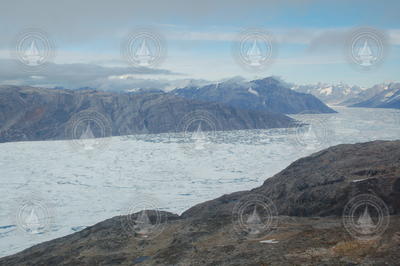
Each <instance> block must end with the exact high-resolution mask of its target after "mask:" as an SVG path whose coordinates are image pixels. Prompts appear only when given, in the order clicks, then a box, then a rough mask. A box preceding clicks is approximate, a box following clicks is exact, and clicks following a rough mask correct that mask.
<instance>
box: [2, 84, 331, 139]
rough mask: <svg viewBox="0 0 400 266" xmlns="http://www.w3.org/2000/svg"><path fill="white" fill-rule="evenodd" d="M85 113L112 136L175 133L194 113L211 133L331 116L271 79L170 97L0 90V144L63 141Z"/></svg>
mask: <svg viewBox="0 0 400 266" xmlns="http://www.w3.org/2000/svg"><path fill="white" fill-rule="evenodd" d="M85 110H94V111H96V112H99V113H101V114H102V115H104V116H105V117H106V119H107V120H108V121H109V122H110V126H109V127H110V135H112V136H118V135H129V134H145V133H165V132H177V131H181V130H183V129H182V128H180V127H179V126H180V124H181V122H182V120H183V119H184V117H185V116H187V115H190V113H193V112H199V111H206V112H207V113H209V114H210V115H211V116H212V117H213V118H214V120H215V123H216V124H217V125H216V128H215V130H237V129H266V128H283V127H291V126H294V125H295V121H294V120H293V119H291V118H289V117H288V116H286V114H295V113H331V112H335V111H334V110H332V109H331V108H329V107H327V106H326V105H325V104H324V103H322V102H321V101H320V100H318V99H317V98H316V97H314V96H312V95H310V94H304V93H299V92H295V91H293V90H291V89H290V88H288V87H287V86H286V85H285V84H284V83H283V82H281V81H279V80H278V79H275V78H272V77H270V78H265V79H260V80H253V81H251V82H245V81H243V80H235V79H232V80H228V81H226V82H223V83H221V84H212V85H207V86H203V87H200V88H194V87H185V88H182V89H175V90H173V91H170V92H165V91H161V90H159V89H132V90H129V91H126V92H112V91H99V90H95V89H92V88H81V89H77V90H68V89H63V88H60V87H57V88H55V89H48V88H37V87H29V86H5V85H4V86H0V142H7V141H22V140H52V139H65V138H68V136H67V135H66V132H65V131H66V130H65V129H66V127H67V125H68V123H69V121H70V119H71V118H73V117H74V115H77V114H78V113H80V112H81V111H85Z"/></svg>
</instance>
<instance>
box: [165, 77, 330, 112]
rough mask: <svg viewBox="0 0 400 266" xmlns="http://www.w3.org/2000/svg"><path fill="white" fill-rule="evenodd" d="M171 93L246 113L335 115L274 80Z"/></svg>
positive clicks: (233, 82)
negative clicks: (254, 111) (242, 110)
mask: <svg viewBox="0 0 400 266" xmlns="http://www.w3.org/2000/svg"><path fill="white" fill-rule="evenodd" d="M171 93H172V94H174V95H176V96H180V97H184V98H187V99H196V100H199V101H204V102H217V103H222V104H225V105H228V106H232V107H236V108H240V109H246V110H258V111H260V110H261V111H270V112H275V113H284V114H298V113H335V111H334V110H333V109H331V108H329V107H328V106H326V105H325V104H324V103H323V102H322V101H321V100H319V99H317V98H316V97H315V96H313V95H311V94H306V93H301V92H297V91H294V90H292V89H290V87H289V86H288V85H287V84H285V83H284V82H282V81H280V80H279V79H277V78H274V77H268V78H264V79H258V80H253V81H248V82H247V81H244V80H241V79H238V78H234V79H231V80H228V81H225V82H221V83H216V84H209V85H206V86H203V87H193V86H189V87H184V88H180V89H175V90H173V91H171Z"/></svg>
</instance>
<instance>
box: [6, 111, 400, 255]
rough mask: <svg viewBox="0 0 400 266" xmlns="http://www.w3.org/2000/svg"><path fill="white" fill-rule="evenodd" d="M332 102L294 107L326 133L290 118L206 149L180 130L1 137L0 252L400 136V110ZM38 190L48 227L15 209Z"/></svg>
mask: <svg viewBox="0 0 400 266" xmlns="http://www.w3.org/2000/svg"><path fill="white" fill-rule="evenodd" d="M333 108H334V109H335V110H337V111H338V113H336V114H308V115H293V116H292V117H293V118H295V119H297V120H299V121H304V122H305V123H308V122H309V121H310V120H316V121H318V123H317V125H316V127H317V130H319V132H322V133H321V134H319V138H318V141H314V142H310V143H308V139H307V138H305V137H304V139H302V138H303V136H302V134H300V133H299V132H301V131H299V130H297V129H296V128H291V129H271V130H241V131H226V132H224V131H221V132H216V133H215V137H214V138H213V140H212V143H209V144H207V146H206V148H204V149H202V150H196V149H193V150H190V149H188V147H187V146H186V145H184V144H182V143H181V140H180V138H179V136H175V135H174V134H159V135H139V136H124V137H113V138H110V139H109V143H108V145H107V146H105V147H103V149H101V150H99V151H96V152H92V153H87V152H85V151H80V150H76V149H72V148H71V145H70V143H69V142H68V141H38V142H18V143H3V144H0V147H1V151H2V152H1V154H0V166H1V167H0V173H1V181H0V182H1V186H0V191H1V193H0V195H1V196H2V200H1V201H0V210H1V212H0V239H1V241H0V256H6V255H9V254H13V253H16V252H18V251H21V250H23V249H25V248H27V247H30V246H32V245H34V244H37V243H40V242H43V241H46V240H50V239H54V238H56V237H60V236H63V235H67V234H70V233H73V232H75V231H78V230H81V229H83V228H84V227H86V226H90V225H93V224H95V223H97V222H100V221H102V220H105V219H108V218H111V217H113V216H116V215H120V214H123V213H124V212H125V211H126V210H127V209H129V208H130V207H131V205H134V204H135V202H137V201H138V200H140V199H147V198H151V199H158V201H157V204H158V206H159V208H160V209H162V210H166V211H170V212H175V213H181V212H183V211H184V210H186V209H187V208H189V207H190V206H193V205H195V204H197V203H200V202H203V201H206V200H210V199H213V198H216V197H218V196H221V195H223V194H226V193H230V192H234V191H240V190H247V189H251V188H254V187H257V186H259V185H261V184H262V183H263V182H264V180H265V179H267V178H268V177H271V176H272V175H274V174H276V173H277V172H279V171H280V170H282V169H284V168H285V167H287V166H288V165H289V164H290V163H291V162H293V161H294V160H296V159H299V158H301V157H304V156H307V155H310V154H311V153H313V152H316V151H318V150H321V149H323V148H326V147H329V146H332V145H336V144H340V143H356V142H365V141H370V140H378V139H379V140H394V139H399V136H400V122H399V121H400V113H399V111H398V110H393V109H367V108H345V107H333ZM317 135H318V134H317ZM299 136H300V137H299ZM30 197H39V198H41V199H43V200H44V201H45V204H46V206H47V208H48V209H49V213H51V215H52V216H53V217H54V219H53V223H52V225H51V227H50V230H49V231H48V232H45V233H42V234H26V233H25V232H22V231H21V230H18V228H17V226H16V218H15V217H16V214H17V213H18V209H19V207H20V204H21V202H22V201H23V200H29V198H30Z"/></svg>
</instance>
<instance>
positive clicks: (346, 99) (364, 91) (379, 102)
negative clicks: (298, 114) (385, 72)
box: [293, 83, 400, 108]
mask: <svg viewBox="0 0 400 266" xmlns="http://www.w3.org/2000/svg"><path fill="white" fill-rule="evenodd" d="M293 89H294V90H296V91H300V92H304V93H310V94H313V95H314V96H316V97H317V98H318V99H320V100H322V101H323V102H324V103H327V104H331V105H340V106H348V107H367V108H400V98H399V94H400V92H399V89H400V83H381V84H376V85H374V86H372V87H370V88H361V87H359V86H349V85H347V84H344V83H339V84H324V83H318V84H316V85H299V86H296V85H295V86H293Z"/></svg>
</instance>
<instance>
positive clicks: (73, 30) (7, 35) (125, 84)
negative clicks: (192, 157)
mask: <svg viewBox="0 0 400 266" xmlns="http://www.w3.org/2000/svg"><path fill="white" fill-rule="evenodd" d="M399 10H400V1H397V0H393V1H391V0H383V1H369V0H353V1H351V0H343V1H340V0H339V1H322V0H321V1H312V0H292V1H289V0H269V1H268V0H247V1H243V0H242V1H238V0H218V1H215V0H214V1H209V0H206V1H204V0H203V1H187V0H186V1H184V0H169V1H163V0H157V1H156V0H146V1H136V0H129V1H128V0H115V1H106V0H85V1H82V0H80V1H78V0H72V1H71V0H70V1H54V0H36V1H32V0H25V1H22V0H2V4H1V8H0V23H1V25H2V26H3V27H1V33H2V34H1V35H0V71H1V72H0V83H2V84H28V85H43V86H65V87H70V88H77V87H83V86H91V87H98V88H118V89H119V88H134V87H157V86H158V85H159V84H158V83H162V84H166V83H168V80H171V83H174V82H173V81H174V80H181V79H206V80H212V81H215V80H219V79H224V78H228V77H231V76H237V75H240V76H244V77H245V78H248V79H252V78H257V77H265V76H271V75H275V76H280V77H282V78H283V79H284V80H286V81H288V82H294V83H299V84H305V83H316V82H328V83H331V82H340V81H343V82H346V83H349V84H357V85H361V86H371V85H373V84H376V83H381V82H388V81H399V78H398V77H399V69H400V68H399V66H400V18H399V15H398V11H399ZM361 26H362V27H373V28H376V29H379V30H380V31H382V32H384V33H385V34H387V36H388V45H387V46H388V48H390V53H389V54H388V55H387V57H386V58H385V61H384V62H383V64H381V65H379V67H377V68H374V69H373V70H370V71H368V72H365V71H358V70H357V69H354V67H352V66H351V65H350V64H349V63H348V61H347V60H346V57H345V56H344V53H343V46H344V45H345V40H346V36H347V34H348V32H349V31H351V30H352V29H354V28H356V27H361ZM137 27H152V28H153V29H157V31H158V32H159V33H160V34H161V35H162V36H164V38H165V46H166V47H165V48H166V50H167V55H166V58H165V60H164V61H163V62H162V64H160V65H158V66H157V67H156V68H153V67H149V68H142V69H138V68H135V67H132V66H131V65H129V64H127V62H126V61H125V60H124V58H122V56H121V44H122V43H123V41H124V40H125V39H126V37H127V36H128V34H129V33H130V32H132V30H134V29H135V28H137ZM254 27H258V28H263V29H265V30H267V31H268V32H270V33H271V34H272V35H273V36H274V39H275V40H276V46H277V51H278V52H277V56H276V60H275V61H274V63H273V64H272V65H271V66H269V67H268V68H267V69H265V70H262V71H249V70H248V69H247V70H246V69H244V68H242V67H241V66H240V65H238V64H237V63H236V62H235V60H234V58H233V57H232V42H233V41H234V40H235V36H237V34H238V33H239V32H241V31H242V30H243V29H246V28H254ZM26 28H37V29H41V30H43V31H44V32H46V33H48V35H49V36H50V38H51V40H52V41H53V42H54V43H55V47H56V49H55V50H56V55H55V57H54V60H53V62H52V63H51V64H49V65H48V67H47V68H45V69H43V70H41V71H40V72H37V73H35V74H32V73H30V72H26V71H24V69H22V68H21V67H20V66H19V65H18V64H14V62H13V61H12V60H13V57H12V52H13V50H14V49H15V39H16V38H17V36H18V34H20V33H21V32H23V31H24V30H25V29H26ZM146 80H151V81H148V82H146ZM157 84H158V85H157Z"/></svg>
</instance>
